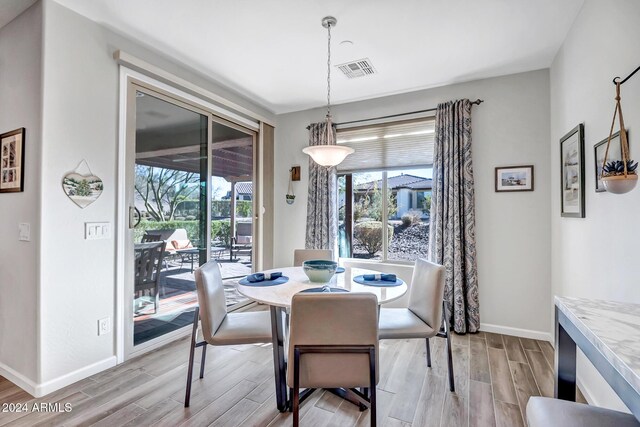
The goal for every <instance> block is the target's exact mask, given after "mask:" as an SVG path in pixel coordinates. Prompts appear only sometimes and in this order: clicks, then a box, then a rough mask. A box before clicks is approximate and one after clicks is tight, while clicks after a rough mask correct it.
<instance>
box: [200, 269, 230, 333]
mask: <svg viewBox="0 0 640 427" xmlns="http://www.w3.org/2000/svg"><path fill="white" fill-rule="evenodd" d="M194 275H195V277H196V291H197V292H198V305H199V306H200V323H201V325H202V335H203V336H204V339H205V341H209V340H210V339H211V338H212V337H213V336H214V335H215V333H216V331H217V330H218V328H219V327H220V324H221V323H222V321H223V320H224V318H225V317H226V316H227V303H226V300H225V298H224V286H223V285H222V275H221V274H220V268H219V267H218V263H217V262H216V261H215V260H211V261H209V262H207V263H206V264H204V265H202V266H201V267H200V268H198V269H197V270H196V271H195V273H194Z"/></svg>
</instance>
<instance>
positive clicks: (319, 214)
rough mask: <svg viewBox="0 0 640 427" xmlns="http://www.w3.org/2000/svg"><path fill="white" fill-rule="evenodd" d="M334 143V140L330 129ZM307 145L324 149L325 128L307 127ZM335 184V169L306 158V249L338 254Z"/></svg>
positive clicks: (333, 130)
mask: <svg viewBox="0 0 640 427" xmlns="http://www.w3.org/2000/svg"><path fill="white" fill-rule="evenodd" d="M332 132H333V138H332V139H333V141H334V143H335V140H336V131H335V128H332ZM309 145H310V146H313V145H327V124H326V123H325V122H322V123H313V124H311V125H309ZM337 242H338V180H337V176H336V168H335V167H330V168H327V167H324V166H320V165H319V164H317V163H316V162H314V161H313V160H312V159H311V157H309V197H308V199H307V233H306V240H305V248H307V249H331V250H333V251H334V253H337V252H336V250H337Z"/></svg>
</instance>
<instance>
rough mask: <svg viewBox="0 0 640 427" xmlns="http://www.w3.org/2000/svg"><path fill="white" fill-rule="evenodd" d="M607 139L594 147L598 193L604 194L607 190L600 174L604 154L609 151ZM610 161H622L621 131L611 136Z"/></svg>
mask: <svg viewBox="0 0 640 427" xmlns="http://www.w3.org/2000/svg"><path fill="white" fill-rule="evenodd" d="M608 139H609V138H608V137H607V138H605V139H603V140H602V141H600V142H598V143H597V144H596V145H594V146H593V152H594V153H593V154H594V156H593V158H594V159H595V163H596V165H595V170H596V186H595V187H596V193H603V192H605V191H607V190H605V188H604V186H603V185H602V181H601V180H600V174H601V173H602V162H603V161H604V154H605V151H607V140H608ZM628 142H629V131H627V143H628ZM629 153H631V145H629ZM607 157H608V161H610V162H612V161H616V160H622V153H621V152H620V131H618V132H616V133H614V134H613V135H611V144H609V154H608V155H607Z"/></svg>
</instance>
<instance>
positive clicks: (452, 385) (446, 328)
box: [444, 319, 456, 392]
mask: <svg viewBox="0 0 640 427" xmlns="http://www.w3.org/2000/svg"><path fill="white" fill-rule="evenodd" d="M444 332H445V334H446V336H447V337H446V338H447V362H448V364H449V390H450V391H451V392H455V391H456V385H455V382H454V378H453V355H452V354H451V331H450V330H449V322H448V321H447V320H446V319H445V322H444Z"/></svg>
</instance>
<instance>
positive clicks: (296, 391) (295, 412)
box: [292, 348, 300, 427]
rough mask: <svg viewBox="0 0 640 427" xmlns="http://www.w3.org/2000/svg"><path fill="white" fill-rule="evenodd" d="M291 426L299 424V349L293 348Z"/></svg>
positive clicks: (295, 426) (294, 426) (296, 426)
mask: <svg viewBox="0 0 640 427" xmlns="http://www.w3.org/2000/svg"><path fill="white" fill-rule="evenodd" d="M292 400H293V427H299V425H300V419H299V418H300V350H298V349H297V348H295V349H294V350H293V397H292Z"/></svg>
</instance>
